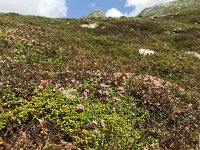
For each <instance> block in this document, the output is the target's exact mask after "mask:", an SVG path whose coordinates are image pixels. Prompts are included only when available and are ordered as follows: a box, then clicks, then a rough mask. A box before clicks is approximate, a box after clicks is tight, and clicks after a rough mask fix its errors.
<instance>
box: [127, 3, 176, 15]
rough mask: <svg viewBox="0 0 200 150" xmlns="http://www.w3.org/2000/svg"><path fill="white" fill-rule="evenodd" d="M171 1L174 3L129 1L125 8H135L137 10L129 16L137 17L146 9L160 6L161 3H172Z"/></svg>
mask: <svg viewBox="0 0 200 150" xmlns="http://www.w3.org/2000/svg"><path fill="white" fill-rule="evenodd" d="M171 1H174V0H127V1H126V4H125V6H126V7H130V6H133V7H135V9H134V10H133V11H132V12H131V13H129V14H128V16H136V15H138V14H139V13H140V12H141V11H142V10H143V9H145V8H148V7H152V6H154V5H158V4H161V3H167V2H171Z"/></svg>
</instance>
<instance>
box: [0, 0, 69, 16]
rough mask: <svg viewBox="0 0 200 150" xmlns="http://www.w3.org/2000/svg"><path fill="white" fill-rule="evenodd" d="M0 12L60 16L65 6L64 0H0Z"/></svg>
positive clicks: (64, 10)
mask: <svg viewBox="0 0 200 150" xmlns="http://www.w3.org/2000/svg"><path fill="white" fill-rule="evenodd" d="M0 12H6V13H7V12H15V13H19V14H22V15H38V16H46V17H52V18H62V17H66V15H67V6H66V1H65V0H0Z"/></svg>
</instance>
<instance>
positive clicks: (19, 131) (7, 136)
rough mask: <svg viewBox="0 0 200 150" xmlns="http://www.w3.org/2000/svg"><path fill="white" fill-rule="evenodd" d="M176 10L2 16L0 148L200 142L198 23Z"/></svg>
mask: <svg viewBox="0 0 200 150" xmlns="http://www.w3.org/2000/svg"><path fill="white" fill-rule="evenodd" d="M180 16H181V14H179V15H177V16H176V15H174V16H173V18H170V17H171V16H165V17H163V18H162V17H161V18H155V19H147V18H119V19H114V18H106V19H104V18H98V19H95V18H83V19H48V18H43V17H33V16H21V15H17V14H0V52H1V53H0V149H5V150H6V149H67V150H68V149H88V150H89V149H108V150H109V149H117V150H120V149H121V150H125V149H131V150H140V149H144V150H146V149H148V150H156V149H174V150H177V149H180V150H188V149H198V148H199V145H198V144H199V134H200V133H199V131H200V127H199V126H200V107H199V97H200V88H199V87H200V82H199V81H200V70H199V68H200V60H199V59H198V58H197V57H193V56H192V55H187V54H186V52H188V51H190V52H195V53H200V49H199V43H200V27H199V26H198V25H196V24H195V23H193V21H192V20H194V19H195V18H197V16H198V14H196V15H195V14H190V13H188V15H186V14H184V16H185V17H184V18H185V21H182V20H180V19H179V18H180ZM195 16H196V17H195ZM167 17H169V18H168V19H166V18H167ZM182 17H183V16H182ZM83 24H96V25H98V26H96V28H82V27H81V25H83ZM139 49H151V50H153V52H155V53H154V55H146V56H143V55H140V54H139Z"/></svg>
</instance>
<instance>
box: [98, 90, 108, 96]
mask: <svg viewBox="0 0 200 150" xmlns="http://www.w3.org/2000/svg"><path fill="white" fill-rule="evenodd" d="M98 93H99V94H101V95H105V96H109V92H108V91H103V90H99V91H98Z"/></svg>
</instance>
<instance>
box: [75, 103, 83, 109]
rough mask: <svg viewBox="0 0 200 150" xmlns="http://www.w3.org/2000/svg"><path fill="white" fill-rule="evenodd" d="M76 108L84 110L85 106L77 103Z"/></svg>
mask: <svg viewBox="0 0 200 150" xmlns="http://www.w3.org/2000/svg"><path fill="white" fill-rule="evenodd" d="M76 109H77V110H84V109H85V106H84V105H83V104H79V105H77V107H76Z"/></svg>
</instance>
